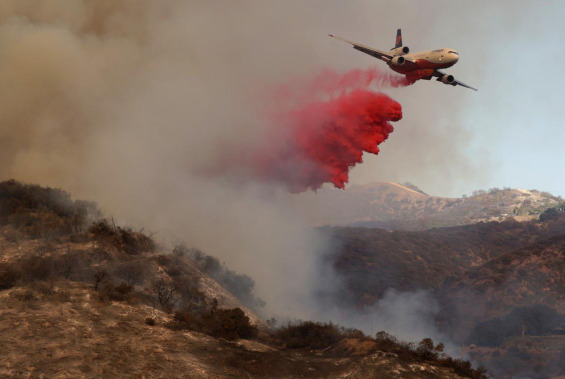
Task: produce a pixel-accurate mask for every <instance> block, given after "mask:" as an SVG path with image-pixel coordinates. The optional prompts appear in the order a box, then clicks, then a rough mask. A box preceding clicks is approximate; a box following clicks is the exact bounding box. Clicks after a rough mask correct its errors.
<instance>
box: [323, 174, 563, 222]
mask: <svg viewBox="0 0 565 379" xmlns="http://www.w3.org/2000/svg"><path fill="white" fill-rule="evenodd" d="M312 201H313V202H315V203H316V204H318V205H319V207H318V208H317V211H318V213H319V217H318V218H317V219H316V222H317V223H318V224H319V225H336V226H363V227H372V228H382V229H387V230H424V229H428V228H434V227H447V226H458V225H467V224H473V223H477V222H480V221H485V222H488V221H501V220H505V219H516V220H518V221H525V220H531V219H535V218H537V217H538V216H539V214H540V213H541V212H543V211H544V210H545V209H547V208H550V207H554V206H556V205H558V204H560V203H562V202H563V199H561V198H560V197H556V196H553V195H551V194H549V193H546V192H540V191H536V190H531V191H527V190H517V189H502V190H499V189H492V190H489V191H488V192H487V191H475V193H474V194H473V195H472V196H469V197H462V198H443V197H437V196H430V195H428V194H425V193H423V192H422V191H421V190H419V189H418V188H417V187H415V186H413V185H410V184H407V185H401V184H398V183H392V182H381V183H371V184H365V185H357V186H355V185H354V186H351V187H349V188H348V189H347V190H346V191H340V190H335V189H323V190H320V191H319V192H318V194H317V197H316V198H315V199H312Z"/></svg>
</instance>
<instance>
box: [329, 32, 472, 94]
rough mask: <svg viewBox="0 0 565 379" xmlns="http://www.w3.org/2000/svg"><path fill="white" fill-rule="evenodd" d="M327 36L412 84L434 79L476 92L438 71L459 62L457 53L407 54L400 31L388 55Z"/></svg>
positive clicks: (430, 51) (342, 39)
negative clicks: (350, 47) (404, 77)
mask: <svg viewBox="0 0 565 379" xmlns="http://www.w3.org/2000/svg"><path fill="white" fill-rule="evenodd" d="M329 36H330V37H332V38H335V39H338V40H340V41H343V42H347V43H349V44H351V45H353V48H354V49H356V50H359V51H361V52H363V53H365V54H369V55H371V56H373V57H375V58H377V59H380V60H382V61H384V62H386V64H387V65H388V66H389V67H390V68H391V69H392V70H393V71H396V72H398V73H399V74H403V75H406V78H407V79H408V80H410V81H412V82H415V81H416V80H419V79H425V80H430V79H432V78H433V77H436V78H437V79H436V80H437V81H439V82H442V83H443V84H447V85H452V86H456V85H460V86H462V87H465V88H470V89H472V90H475V91H477V89H476V88H473V87H471V86H470V85H468V84H465V83H463V82H460V81H459V80H456V79H455V77H454V76H453V75H449V74H446V73H444V72H443V71H440V70H439V69H441V68H448V67H451V66H453V65H454V64H455V63H457V61H458V60H459V53H457V51H455V50H453V49H436V50H429V51H420V52H416V53H412V54H409V52H410V49H409V48H408V46H404V45H403V44H402V31H401V30H400V29H398V30H397V31H396V45H395V46H394V47H393V48H392V49H390V51H389V52H388V53H387V52H385V51H381V50H377V49H373V48H372V47H369V46H365V45H361V44H360V43H356V42H352V41H349V40H346V39H345V38H341V37H338V36H334V35H333V34H330V35H329Z"/></svg>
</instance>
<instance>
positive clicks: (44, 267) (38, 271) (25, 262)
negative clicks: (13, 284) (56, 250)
mask: <svg viewBox="0 0 565 379" xmlns="http://www.w3.org/2000/svg"><path fill="white" fill-rule="evenodd" d="M19 266H20V272H21V273H22V277H23V278H24V279H25V280H26V281H28V282H32V281H35V280H47V279H49V277H51V275H52V273H53V260H52V259H51V258H42V257H40V256H37V255H30V256H27V257H24V258H23V259H22V260H21V261H20V263H19Z"/></svg>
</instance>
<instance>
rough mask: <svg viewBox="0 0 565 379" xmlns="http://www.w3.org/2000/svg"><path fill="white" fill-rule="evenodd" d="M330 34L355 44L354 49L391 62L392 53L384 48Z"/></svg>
mask: <svg viewBox="0 0 565 379" xmlns="http://www.w3.org/2000/svg"><path fill="white" fill-rule="evenodd" d="M329 36H330V37H332V38H335V39H338V40H340V41H343V42H346V43H348V44H350V45H353V48H354V49H356V50H359V51H361V52H363V53H365V54H369V55H371V56H373V57H375V58H377V59H380V60H382V61H385V62H389V61H390V60H391V59H392V58H393V56H392V55H390V54H388V53H386V52H384V51H382V50H377V49H373V48H372V47H369V46H365V45H361V44H360V43H357V42H353V41H349V40H346V39H345V38H341V37H338V36H334V35H333V34H330V35H329Z"/></svg>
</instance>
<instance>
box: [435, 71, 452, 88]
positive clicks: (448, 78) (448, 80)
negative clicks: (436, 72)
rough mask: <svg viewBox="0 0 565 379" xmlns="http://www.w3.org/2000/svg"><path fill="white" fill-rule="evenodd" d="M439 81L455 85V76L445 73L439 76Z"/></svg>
mask: <svg viewBox="0 0 565 379" xmlns="http://www.w3.org/2000/svg"><path fill="white" fill-rule="evenodd" d="M438 80H439V81H440V82H442V83H443V84H451V85H452V86H454V85H455V78H454V77H453V75H447V74H445V75H444V76H442V77H441V78H439V79H438Z"/></svg>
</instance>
